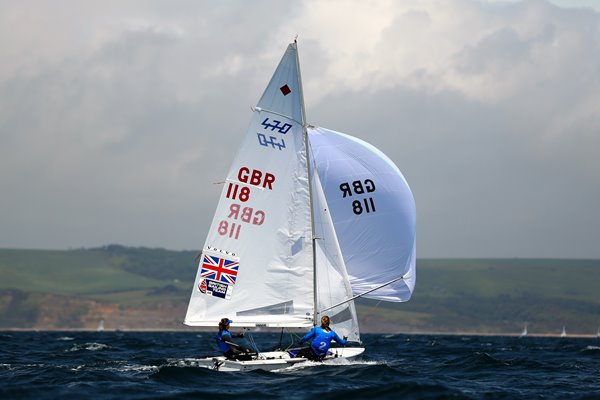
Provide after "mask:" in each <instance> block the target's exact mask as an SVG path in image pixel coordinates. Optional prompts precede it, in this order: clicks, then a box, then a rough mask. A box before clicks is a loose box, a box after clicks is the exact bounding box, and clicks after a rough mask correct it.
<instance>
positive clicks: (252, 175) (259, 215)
mask: <svg viewBox="0 0 600 400" xmlns="http://www.w3.org/2000/svg"><path fill="white" fill-rule="evenodd" d="M274 182H275V175H273V174H271V173H270V172H263V171H261V170H258V169H252V170H251V169H249V168H248V167H241V168H240V169H239V170H238V174H237V182H229V183H228V184H227V188H226V191H225V197H226V198H228V199H231V200H234V201H239V202H241V203H246V202H248V200H250V196H251V194H252V191H251V189H252V188H254V187H256V188H259V189H261V190H273V183H274ZM266 216H267V214H266V213H265V211H263V210H255V209H254V208H253V207H248V206H244V205H242V204H239V203H231V204H230V205H229V212H228V214H227V217H226V219H223V220H221V221H219V224H218V225H217V232H218V233H219V235H221V236H228V237H230V238H232V239H239V237H240V231H241V228H242V226H243V225H245V224H251V225H262V224H263V223H264V222H265V218H266Z"/></svg>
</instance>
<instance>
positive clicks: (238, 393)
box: [0, 331, 600, 400]
mask: <svg viewBox="0 0 600 400" xmlns="http://www.w3.org/2000/svg"><path fill="white" fill-rule="evenodd" d="M253 338H254V340H255V343H256V344H257V345H258V346H260V347H265V348H264V350H267V349H266V347H269V346H271V345H274V344H277V342H278V341H279V338H280V336H279V335H275V334H254V335H253ZM284 339H285V340H284V341H283V344H284V345H285V344H287V343H286V342H288V341H289V340H291V339H289V338H287V337H285V338H284ZM362 339H363V342H364V345H365V346H366V351H365V353H364V354H363V355H362V356H360V357H359V358H356V359H352V360H343V359H342V360H340V359H338V360H333V361H331V362H328V363H323V364H321V363H303V364H298V365H295V366H293V367H290V368H286V369H282V370H279V371H274V372H265V371H251V372H220V371H213V370H209V369H206V368H201V367H198V366H197V362H196V361H195V360H197V359H198V358H199V357H201V356H204V355H206V354H215V352H214V333H191V332H185V333H181V332H179V333H176V332H107V331H104V332H0V398H1V399H21V398H22V399H59V398H60V399H83V398H88V399H89V398H94V399H169V398H172V399H183V398H218V399H223V398H229V399H232V398H243V399H244V400H247V399H264V398H273V399H276V398H293V399H300V398H307V399H308V398H317V397H318V398H319V399H345V400H348V399H354V398H359V399H360V398H370V399H385V398H400V399H532V398H543V399H565V398H568V399H570V400H571V399H600V340H598V339H595V338H594V339H592V338H589V339H582V338H568V337H567V338H558V337H530V336H529V337H524V338H518V337H500V336H461V335H400V334H399V335H385V334H381V335H375V334H366V335H363V337H362ZM246 344H247V343H246Z"/></svg>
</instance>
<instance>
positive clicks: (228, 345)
mask: <svg viewBox="0 0 600 400" xmlns="http://www.w3.org/2000/svg"><path fill="white" fill-rule="evenodd" d="M232 322H233V321H232V320H230V319H229V318H222V319H221V322H219V332H217V336H216V339H217V346H219V350H220V351H221V352H222V353H223V355H224V356H225V357H227V358H230V359H234V360H250V359H251V358H252V355H253V352H252V350H250V349H247V348H245V347H243V346H240V345H238V344H236V343H234V342H233V338H234V337H235V338H243V337H244V334H243V333H238V334H231V332H229V325H230V324H231V323H232Z"/></svg>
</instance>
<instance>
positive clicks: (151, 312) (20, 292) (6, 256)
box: [0, 245, 600, 335]
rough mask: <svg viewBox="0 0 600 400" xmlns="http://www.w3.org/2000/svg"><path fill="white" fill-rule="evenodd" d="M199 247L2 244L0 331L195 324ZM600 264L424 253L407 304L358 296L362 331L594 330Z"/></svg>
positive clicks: (599, 318) (599, 308) (599, 313)
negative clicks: (190, 304)
mask: <svg viewBox="0 0 600 400" xmlns="http://www.w3.org/2000/svg"><path fill="white" fill-rule="evenodd" d="M196 256H197V252H196V251H169V250H164V249H150V248H130V247H123V246H119V245H109V246H105V247H101V248H95V249H78V250H68V251H48V250H13V249H0V274H1V275H0V276H1V278H0V329H41V330H43V329H65V330H68V329H90V330H94V329H96V327H97V326H98V323H99V321H100V320H104V328H105V329H107V330H110V329H121V330H138V329H156V330H179V329H185V330H192V329H194V328H189V327H186V326H184V325H183V324H182V320H183V317H184V315H185V310H186V307H187V301H188V298H189V295H190V293H191V290H192V281H193V279H194V276H195V274H196V268H197V261H196V260H195V258H196ZM598 282H600V260H555V259H447V260H441V259H440V260H428V259H419V260H418V262H417V286H416V290H415V293H414V295H413V298H412V299H411V300H410V301H409V302H407V303H383V302H381V303H379V302H375V301H371V300H362V299H361V300H358V301H357V308H358V314H359V319H360V322H361V329H362V331H363V332H390V333H395V332H445V333H446V332H450V333H452V332H472V333H490V334H493V333H513V334H517V333H519V332H521V330H522V329H523V327H524V326H525V325H527V326H528V331H529V333H530V334H536V333H537V334H556V335H558V334H559V333H560V332H561V330H562V327H563V326H565V327H566V328H567V331H568V332H569V333H578V334H595V332H596V330H597V328H598V326H600V290H598V288H597V283H598Z"/></svg>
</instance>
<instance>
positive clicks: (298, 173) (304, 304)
mask: <svg viewBox="0 0 600 400" xmlns="http://www.w3.org/2000/svg"><path fill="white" fill-rule="evenodd" d="M304 125H305V122H304V111H303V99H302V86H301V82H300V71H299V67H298V57H297V49H296V45H295V44H290V45H289V46H288V48H287V51H286V52H285V54H284V56H283V58H282V60H281V62H280V63H279V66H278V67H277V70H276V71H275V73H274V75H273V77H272V78H271V81H270V82H269V84H268V86H267V88H266V89H265V92H264V93H263V95H262V97H261V99H260V101H259V102H258V105H257V107H256V108H255V110H254V113H253V115H252V120H251V122H250V126H249V128H248V130H247V132H246V135H245V137H244V139H243V141H242V143H241V147H240V150H239V152H238V154H237V155H236V157H235V159H234V161H233V164H232V166H231V169H230V170H229V173H228V175H227V179H226V182H225V185H224V187H223V191H222V193H221V197H220V200H219V204H218V206H217V210H216V212H215V216H214V219H213V222H212V224H211V227H210V230H209V233H208V236H207V238H206V242H205V244H204V247H203V250H202V257H201V260H200V265H199V268H198V273H197V276H196V280H195V283H194V288H193V291H192V295H191V299H190V303H189V306H188V311H187V314H186V318H185V321H184V322H185V323H186V324H188V325H196V326H216V325H217V322H218V321H219V320H220V319H221V318H223V317H229V318H232V319H233V320H234V321H235V325H236V326H274V327H275V326H278V327H294V326H295V327H311V326H312V324H313V314H314V290H313V285H312V282H313V274H314V271H313V260H312V258H313V256H312V245H311V240H312V229H311V208H310V198H309V179H308V168H307V158H306V148H305V139H304V135H305V128H304Z"/></svg>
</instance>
